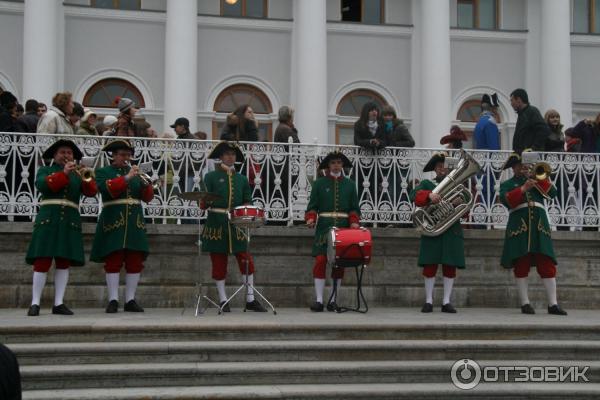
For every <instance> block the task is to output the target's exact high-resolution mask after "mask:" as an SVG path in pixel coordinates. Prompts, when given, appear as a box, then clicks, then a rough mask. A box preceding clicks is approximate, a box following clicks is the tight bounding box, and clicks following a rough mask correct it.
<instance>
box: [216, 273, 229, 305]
mask: <svg viewBox="0 0 600 400" xmlns="http://www.w3.org/2000/svg"><path fill="white" fill-rule="evenodd" d="M215 283H216V284H217V293H219V303H222V302H224V301H227V293H225V279H223V280H220V281H215Z"/></svg>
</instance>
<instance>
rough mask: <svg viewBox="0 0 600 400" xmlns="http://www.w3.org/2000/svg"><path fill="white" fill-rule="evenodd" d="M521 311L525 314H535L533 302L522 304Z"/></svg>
mask: <svg viewBox="0 0 600 400" xmlns="http://www.w3.org/2000/svg"><path fill="white" fill-rule="evenodd" d="M521 312H522V313H523V314H535V310H534V309H533V307H531V304H529V303H527V304H524V305H522V306H521Z"/></svg>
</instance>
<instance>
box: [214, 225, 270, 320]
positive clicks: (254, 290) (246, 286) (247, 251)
mask: <svg viewBox="0 0 600 400" xmlns="http://www.w3.org/2000/svg"><path fill="white" fill-rule="evenodd" d="M234 227H235V228H237V229H242V228H239V227H237V226H235V225H234ZM245 230H246V241H247V246H246V253H247V254H248V257H246V260H245V261H246V262H245V264H246V274H245V277H246V278H245V282H244V283H242V285H241V286H240V287H239V288H237V290H236V291H235V292H233V294H232V295H231V296H230V297H229V298H228V299H227V300H226V301H225V303H223V305H222V306H220V307H219V306H217V307H218V308H219V314H223V308H224V307H225V306H226V305H227V304H229V303H230V302H231V300H233V298H234V297H235V296H236V295H237V294H238V293H239V292H241V291H242V289H245V291H244V292H245V295H246V298H247V296H248V289H252V291H253V293H254V294H255V295H258V296H259V297H260V298H261V299H263V300H264V301H265V303H267V305H268V306H269V308H271V310H273V315H276V314H277V311H275V307H273V304H271V302H269V300H267V298H266V297H265V296H263V294H262V293H261V292H259V291H258V290H256V288H255V287H254V285H251V284H249V283H248V269H249V267H248V265H249V264H250V228H249V227H248V226H246V227H245ZM205 297H206V296H205ZM208 300H209V301H210V302H211V303H213V304H215V303H214V302H213V301H212V300H210V299H208ZM245 304H246V302H244V312H246V305H245Z"/></svg>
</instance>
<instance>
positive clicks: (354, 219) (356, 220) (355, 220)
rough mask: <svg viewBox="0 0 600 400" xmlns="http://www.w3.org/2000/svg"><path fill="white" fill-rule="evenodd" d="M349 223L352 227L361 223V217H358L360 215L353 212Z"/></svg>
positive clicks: (349, 217) (349, 216)
mask: <svg viewBox="0 0 600 400" xmlns="http://www.w3.org/2000/svg"><path fill="white" fill-rule="evenodd" d="M348 223H349V224H350V225H352V224H358V223H360V215H358V213H356V212H354V211H353V212H351V213H350V214H348Z"/></svg>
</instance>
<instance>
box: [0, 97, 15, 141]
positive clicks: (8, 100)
mask: <svg viewBox="0 0 600 400" xmlns="http://www.w3.org/2000/svg"><path fill="white" fill-rule="evenodd" d="M17 103H18V102H17V98H16V97H15V96H14V95H13V94H12V93H11V92H2V94H0V132H16V131H17V125H16V119H15V118H14V116H13V115H12V114H13V112H14V110H15V108H16V107H17Z"/></svg>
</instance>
